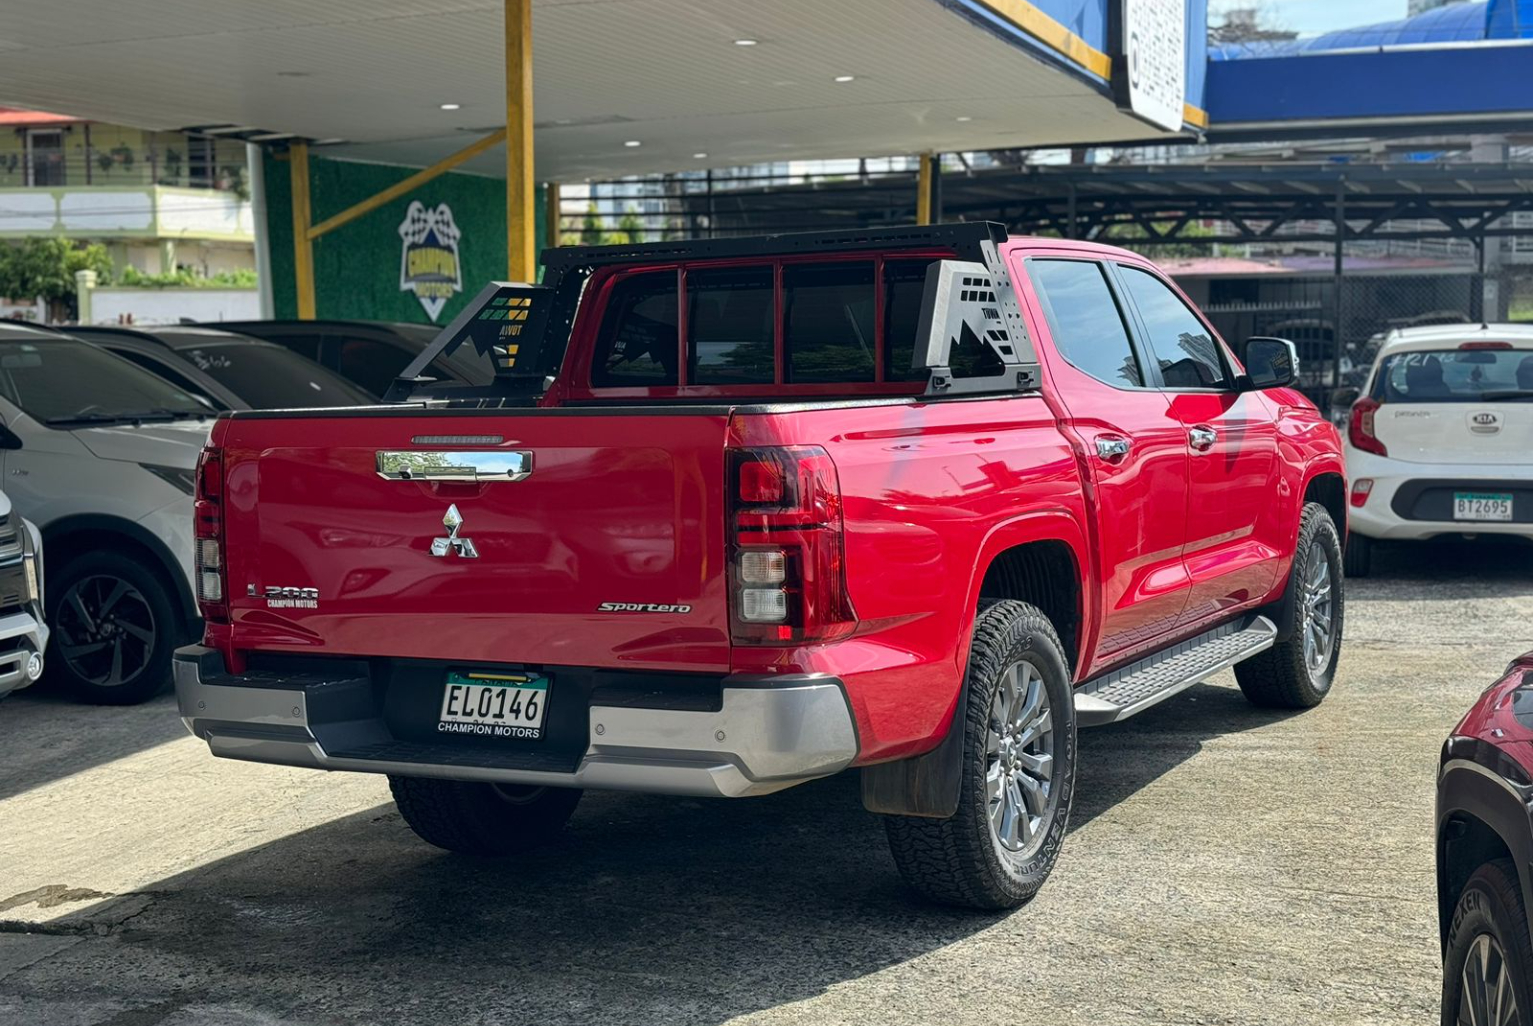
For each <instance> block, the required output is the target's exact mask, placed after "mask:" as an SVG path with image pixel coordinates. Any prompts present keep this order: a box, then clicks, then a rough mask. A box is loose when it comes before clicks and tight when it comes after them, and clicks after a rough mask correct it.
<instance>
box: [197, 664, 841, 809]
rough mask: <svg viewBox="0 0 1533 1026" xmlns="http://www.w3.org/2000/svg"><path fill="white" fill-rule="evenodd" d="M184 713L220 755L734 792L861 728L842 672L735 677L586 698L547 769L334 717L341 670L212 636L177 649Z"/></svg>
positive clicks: (820, 767)
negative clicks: (271, 667) (326, 716)
mask: <svg viewBox="0 0 1533 1026" xmlns="http://www.w3.org/2000/svg"><path fill="white" fill-rule="evenodd" d="M175 678H176V700H177V702H178V704H179V706H180V709H181V720H182V722H183V723H185V724H186V727H187V729H188V730H190V731H191V732H192V733H193V734H194V735H196V736H197V737H200V738H202V739H203V740H205V741H207V743H208V748H209V749H210V750H211V751H212V753H213V754H214V755H215V756H219V757H221V758H226V759H244V760H246V761H249V762H265V763H275V764H278V765H284V766H303V767H309V768H313V769H326V770H355V771H360V772H366V773H390V774H397V775H401V776H413V777H439V778H444V779H450V780H476V781H488V782H494V783H506V784H530V785H545V786H551V787H582V788H597V789H606V790H618V791H643V792H648V793H654V794H683V795H698V796H709V797H725V798H736V797H744V796H746V795H757V794H768V793H770V792H772V791H779V790H781V789H783V788H785V787H790V786H792V785H794V784H798V783H802V782H804V781H806V780H812V779H814V778H816V777H823V776H828V775H830V774H832V773H835V772H837V771H839V770H842V769H844V768H845V767H846V766H847V765H849V764H850V763H851V761H852V759H854V758H855V757H856V755H857V732H856V727H855V725H854V721H853V719H852V713H851V710H850V708H849V706H848V704H847V700H846V695H845V692H844V691H843V689H842V686H841V682H840V681H839V680H836V679H835V678H833V677H825V676H813V677H794V676H782V677H773V678H743V677H742V678H726V679H725V681H724V687H723V691H722V694H723V700H722V702H721V703H720V706H721V707H720V708H719V709H717V710H709V711H704V710H696V709H675V708H667V709H661V708H642V707H635V706H632V705H622V706H618V705H610V706H604V705H596V704H592V705H591V706H590V707H589V724H588V744H587V746H586V749H585V751H584V753H583V754H581V755H580V757H579V760H578V763H577V764H576V765H575V768H574V769H573V770H572V771H569V770H562V769H560V770H555V769H547V768H539V767H538V765H537V761H538V760H537V756H536V753H531V754H529V753H528V751H527V749H526V748H523V749H519V750H516V751H509V750H508V751H505V752H502V751H500V750H497V749H492V748H485V747H467V746H444V745H434V744H412V743H406V742H398V741H393V740H391V739H389V738H388V737H387V736H386V735H387V728H386V727H385V726H384V725H383V723H382V721H381V720H376V719H373V720H368V719H365V718H364V719H355V720H345V721H343V722H330V723H328V724H327V726H326V727H325V728H324V729H320V728H319V726H318V723H317V719H311V713H310V709H311V707H313V708H319V707H322V706H329V707H334V706H335V705H336V701H337V699H336V692H337V690H341V691H344V690H345V688H346V687H347V686H348V682H346V681H329V680H320V679H299V678H286V679H278V678H273V677H271V676H270V675H263V674H245V675H236V674H230V673H228V672H227V671H226V670H225V669H224V665H223V659H222V657H221V656H220V655H219V654H218V652H216V651H215V650H213V649H208V648H204V647H202V646H200V645H189V646H187V647H185V648H182V649H180V650H178V651H177V652H176V655H175Z"/></svg>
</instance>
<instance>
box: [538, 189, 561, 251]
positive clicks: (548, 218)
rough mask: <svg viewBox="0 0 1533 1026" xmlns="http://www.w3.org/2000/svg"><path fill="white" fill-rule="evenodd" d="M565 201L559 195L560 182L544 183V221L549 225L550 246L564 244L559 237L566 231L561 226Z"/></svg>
mask: <svg viewBox="0 0 1533 1026" xmlns="http://www.w3.org/2000/svg"><path fill="white" fill-rule="evenodd" d="M563 207H564V203H563V200H562V199H561V198H560V196H559V183H558V182H544V183H543V223H544V224H545V225H546V226H547V231H548V244H549V245H550V246H558V245H562V243H561V242H560V241H559V237H560V236H561V235H563V234H564V233H563V232H562V231H561V230H560V226H561V225H562V223H563V221H564V210H563Z"/></svg>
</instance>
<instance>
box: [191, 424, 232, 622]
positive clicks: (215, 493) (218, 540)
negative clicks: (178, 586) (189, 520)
mask: <svg viewBox="0 0 1533 1026" xmlns="http://www.w3.org/2000/svg"><path fill="white" fill-rule="evenodd" d="M192 516H193V518H194V520H195V527H194V530H193V535H194V539H195V544H196V546H197V605H198V606H199V607H201V609H202V618H203V619H204V620H207V621H209V622H215V623H227V622H228V620H229V598H228V588H227V587H226V579H225V574H224V459H223V454H222V453H221V452H220V451H219V450H217V449H211V448H210V449H203V450H202V455H201V456H199V457H198V458H197V491H196V499H195V501H193V503H192Z"/></svg>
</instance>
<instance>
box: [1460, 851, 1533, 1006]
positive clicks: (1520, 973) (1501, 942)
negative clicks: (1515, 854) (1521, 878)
mask: <svg viewBox="0 0 1533 1026" xmlns="http://www.w3.org/2000/svg"><path fill="white" fill-rule="evenodd" d="M1466 965H1468V966H1469V969H1470V971H1469V973H1468V974H1466V973H1465V971H1464V970H1465V966H1466ZM1497 966H1504V968H1505V974H1506V980H1507V983H1509V984H1510V990H1511V994H1512V997H1513V998H1514V999H1515V1000H1516V1009H1515V1011H1514V1012H1513V1013H1512V1014H1511V1015H1508V1016H1506V1017H1496V1016H1494V1015H1482V1016H1480V1017H1479V1018H1470V1015H1469V1010H1470V1008H1471V1007H1472V1006H1477V1007H1476V1010H1477V1011H1492V1012H1493V1011H1494V1008H1490V1009H1486V1008H1485V1007H1484V1005H1479V1004H1478V1002H1479V1001H1481V1000H1483V999H1485V998H1487V997H1489V998H1490V999H1491V1000H1490V1002H1488V1003H1489V1004H1491V1005H1494V1001H1495V999H1494V994H1487V993H1486V990H1487V989H1490V988H1485V987H1484V984H1483V982H1482V981H1484V980H1485V977H1486V975H1487V973H1486V971H1485V970H1487V969H1490V970H1491V979H1492V980H1494V979H1495V976H1494V970H1495V967H1497ZM1466 975H1467V976H1469V977H1470V978H1471V981H1472V982H1473V983H1480V986H1473V985H1471V986H1469V987H1466V986H1465V983H1466V980H1465V977H1466ZM1494 986H1495V985H1494V984H1492V985H1491V988H1494ZM1503 993H1504V990H1503ZM1530 994H1533V951H1530V950H1529V942H1528V910H1527V909H1526V908H1525V907H1524V906H1523V903H1522V889H1521V887H1519V886H1518V883H1517V869H1516V867H1515V866H1514V865H1513V864H1512V861H1511V860H1510V859H1497V860H1495V861H1494V862H1487V863H1486V864H1485V865H1483V866H1481V867H1480V868H1479V869H1477V870H1475V871H1474V873H1473V874H1472V875H1471V876H1470V877H1469V880H1468V881H1467V882H1466V883H1465V884H1464V891H1463V893H1462V894H1461V895H1459V899H1458V905H1457V906H1456V907H1455V908H1454V910H1453V924H1452V925H1451V926H1450V927H1449V928H1448V946H1447V950H1446V951H1445V952H1444V957H1443V1002H1442V1023H1443V1026H1459V1024H1461V1023H1463V1024H1468V1023H1492V1024H1494V1026H1530V1024H1533V997H1530ZM1502 1000H1503V1002H1504V998H1503V999H1502ZM1503 1007H1504V1006H1503Z"/></svg>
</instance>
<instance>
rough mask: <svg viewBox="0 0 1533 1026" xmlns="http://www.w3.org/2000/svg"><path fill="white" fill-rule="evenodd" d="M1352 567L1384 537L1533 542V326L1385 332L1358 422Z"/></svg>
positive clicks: (1352, 436)
mask: <svg viewBox="0 0 1533 1026" xmlns="http://www.w3.org/2000/svg"><path fill="white" fill-rule="evenodd" d="M1346 453H1347V476H1348V477H1349V478H1350V479H1351V482H1352V494H1351V503H1352V509H1351V515H1350V527H1351V537H1350V538H1349V540H1348V542H1347V554H1346V572H1347V573H1348V574H1350V575H1352V576H1354V577H1361V576H1364V575H1366V574H1367V573H1368V569H1369V562H1370V560H1371V557H1372V548H1373V540H1374V539H1385V538H1387V539H1391V540H1393V539H1402V540H1405V539H1422V538H1431V537H1434V536H1436V535H1443V534H1460V535H1477V534H1510V535H1521V536H1524V537H1529V538H1533V325H1521V324H1484V325H1469V324H1450V325H1438V326H1433V327H1424V328H1401V329H1398V330H1395V331H1392V332H1390V333H1389V334H1388V335H1387V336H1385V338H1384V341H1383V343H1382V344H1381V345H1380V346H1379V352H1378V356H1377V357H1376V358H1375V360H1374V363H1373V369H1372V370H1371V371H1370V372H1369V375H1368V380H1367V381H1366V383H1365V384H1364V385H1363V387H1362V389H1361V391H1360V394H1359V396H1358V398H1357V400H1356V401H1355V402H1354V403H1353V404H1352V415H1351V418H1350V420H1349V422H1348V427H1347V442H1346Z"/></svg>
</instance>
